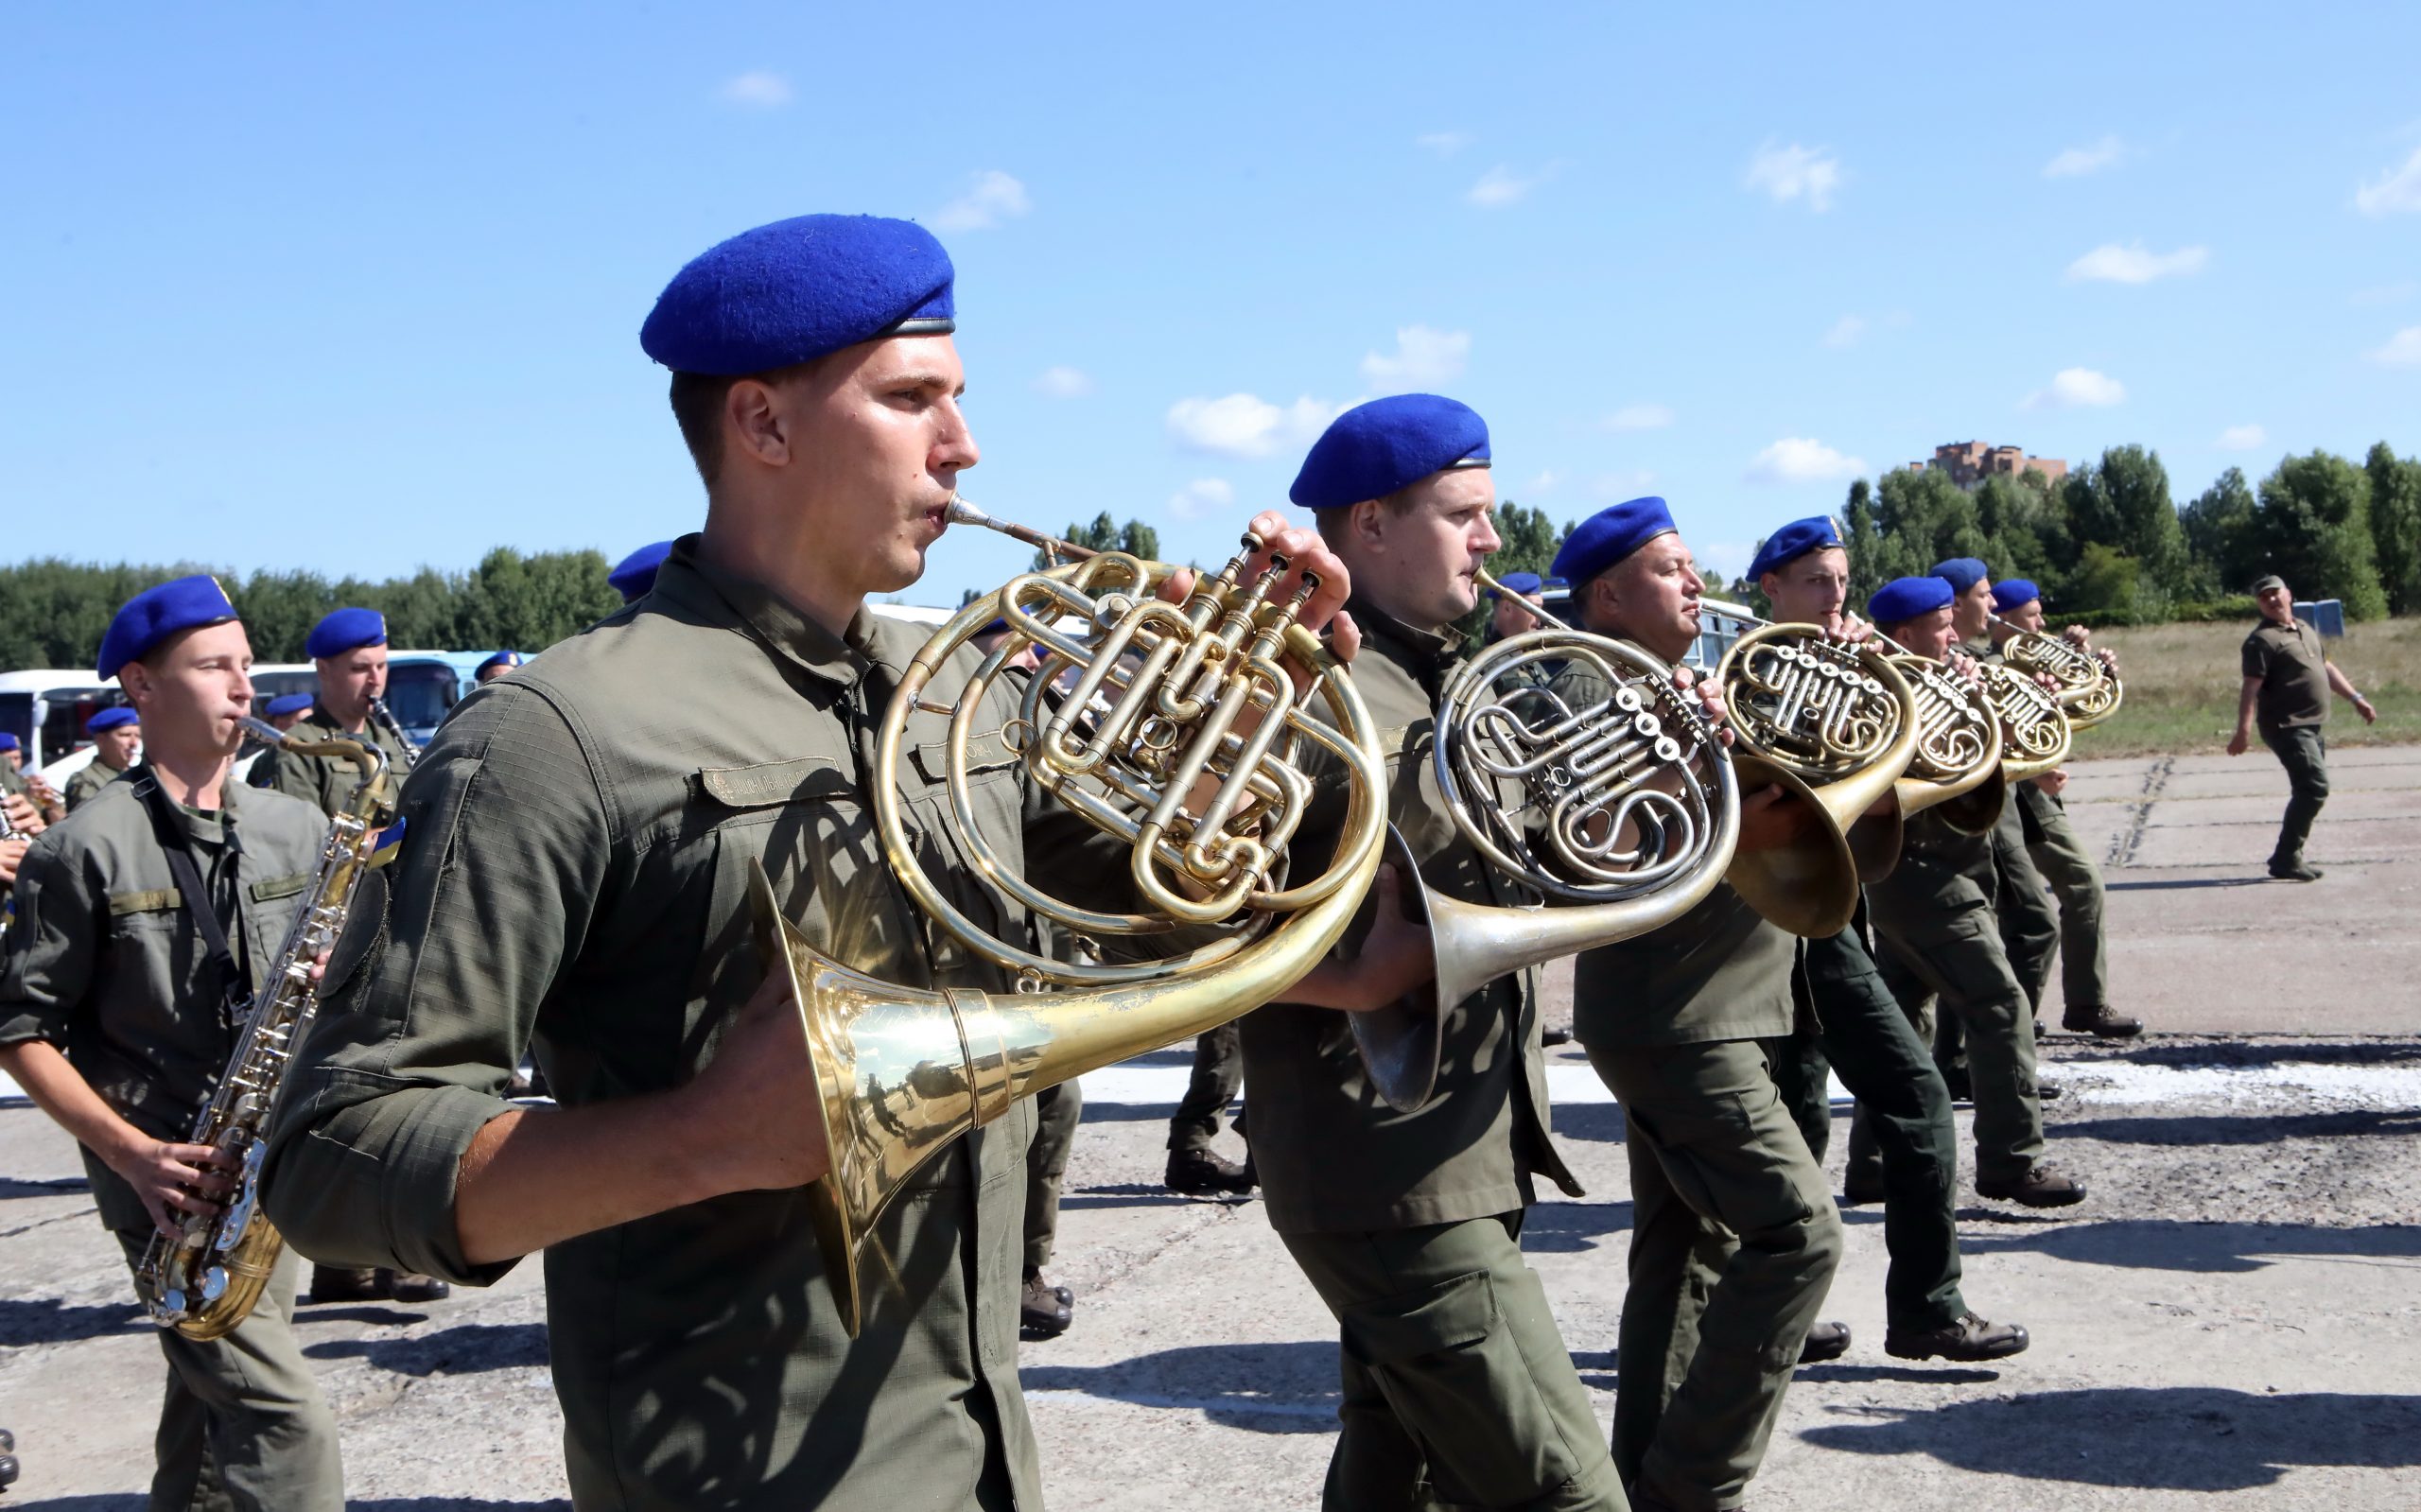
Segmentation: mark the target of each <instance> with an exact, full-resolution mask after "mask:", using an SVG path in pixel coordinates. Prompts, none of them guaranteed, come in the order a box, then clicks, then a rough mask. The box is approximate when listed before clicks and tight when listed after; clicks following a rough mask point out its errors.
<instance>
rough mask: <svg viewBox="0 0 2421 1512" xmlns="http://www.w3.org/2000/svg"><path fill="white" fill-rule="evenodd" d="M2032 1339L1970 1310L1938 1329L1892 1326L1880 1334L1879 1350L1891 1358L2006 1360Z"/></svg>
mask: <svg viewBox="0 0 2421 1512" xmlns="http://www.w3.org/2000/svg"><path fill="white" fill-rule="evenodd" d="M2033 1342H2034V1341H2033V1340H2031V1339H2029V1338H2028V1337H2027V1336H2026V1330H2025V1329H2024V1328H2023V1327H2021V1326H2020V1325H2018V1324H2015V1323H1990V1322H1987V1321H1985V1320H1984V1319H1982V1318H1979V1317H1977V1315H1976V1314H1975V1313H1973V1312H1970V1313H1968V1314H1967V1315H1966V1316H1965V1317H1962V1318H1960V1319H1959V1321H1958V1322H1956V1323H1951V1324H1945V1325H1944V1326H1942V1328H1939V1329H1924V1330H1915V1329H1910V1330H1901V1329H1892V1330H1889V1331H1888V1332H1886V1333H1885V1334H1884V1335H1883V1352H1884V1353H1885V1354H1888V1355H1890V1356H1891V1357H1892V1358H1893V1359H1895V1360H1959V1361H1964V1362H1967V1363H1970V1364H1973V1363H1975V1362H1977V1361H1979V1360H2006V1359H2008V1358H2009V1357H2010V1356H2011V1355H2013V1354H2024V1353H2025V1352H2026V1347H2027V1346H2028V1345H2029V1344H2031V1343H2033Z"/></svg>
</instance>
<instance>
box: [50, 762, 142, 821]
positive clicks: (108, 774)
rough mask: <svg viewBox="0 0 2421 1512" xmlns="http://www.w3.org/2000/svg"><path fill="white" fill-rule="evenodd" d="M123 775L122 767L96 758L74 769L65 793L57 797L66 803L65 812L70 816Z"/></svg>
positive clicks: (123, 769)
mask: <svg viewBox="0 0 2421 1512" xmlns="http://www.w3.org/2000/svg"><path fill="white" fill-rule="evenodd" d="M125 775H126V769H125V768H124V767H113V766H110V765H107V764H106V763H104V762H103V761H102V760H101V759H100V758H99V757H97V756H96V757H94V758H93V759H92V760H90V761H87V762H85V763H84V764H83V765H82V766H80V767H78V768H77V769H76V774H75V775H74V776H72V777H69V778H68V779H67V788H66V791H62V792H61V794H60V795H59V796H60V797H61V799H62V800H64V801H65V802H66V804H67V811H68V812H69V813H71V814H72V813H74V812H75V811H76V810H77V809H78V808H82V807H84V804H85V801H86V800H88V799H90V798H91V797H92V796H93V794H95V793H96V792H98V791H101V790H102V789H103V788H106V787H108V786H109V785H110V784H111V783H113V782H115V781H116V780H117V779H118V778H120V777H122V776H125Z"/></svg>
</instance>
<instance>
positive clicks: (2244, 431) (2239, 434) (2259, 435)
mask: <svg viewBox="0 0 2421 1512" xmlns="http://www.w3.org/2000/svg"><path fill="white" fill-rule="evenodd" d="M2269 439H2270V433H2269V432H2268V431H2266V430H2264V429H2262V428H2261V427H2260V426H2229V427H2228V428H2227V429H2225V430H2222V431H2221V432H2220V440H2219V447H2220V450H2221V451H2252V450H2253V449H2254V448H2256V447H2257V446H2259V445H2261V444H2262V443H2264V442H2267V441H2268V440H2269Z"/></svg>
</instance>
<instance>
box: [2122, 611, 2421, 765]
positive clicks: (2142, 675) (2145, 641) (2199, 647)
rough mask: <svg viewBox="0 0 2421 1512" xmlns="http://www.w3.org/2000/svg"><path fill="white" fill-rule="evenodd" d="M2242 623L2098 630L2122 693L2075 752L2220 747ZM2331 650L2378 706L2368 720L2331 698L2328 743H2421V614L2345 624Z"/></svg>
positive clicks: (2229, 722)
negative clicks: (2121, 702) (2113, 711)
mask: <svg viewBox="0 0 2421 1512" xmlns="http://www.w3.org/2000/svg"><path fill="white" fill-rule="evenodd" d="M2252 628H2253V627H2252V624H2251V623H2250V622H2249V621H2248V622H2246V623H2242V624H2216V625H2152V626H2148V627H2145V628H2142V629H2136V630H2105V631H2102V632H2099V634H2096V636H2095V637H2094V638H2095V639H2096V640H2097V641H2098V642H2100V643H2102V644H2106V645H2107V646H2109V647H2110V649H2111V650H2113V651H2115V652H2117V653H2118V665H2119V668H2120V669H2121V670H2122V671H2123V672H2124V673H2125V674H2126V679H2127V702H2126V704H2125V706H2124V707H2122V708H2121V709H2119V711H2118V713H2117V715H2116V717H2115V718H2113V719H2111V720H2109V721H2106V722H2104V723H2102V724H2100V725H2099V726H2097V727H2095V728H2093V729H2090V730H2086V731H2083V732H2081V733H2080V734H2079V735H2078V737H2077V743H2076V754H2077V755H2078V756H2156V755H2168V754H2172V753H2185V752H2192V751H2218V750H2220V749H2221V747H2223V746H2224V745H2226V743H2227V739H2228V736H2229V734H2230V733H2231V732H2232V731H2233V730H2234V729H2235V728H2236V703H2237V690H2238V687H2240V686H2242V683H2243V678H2242V675H2241V673H2240V671H2239V666H2240V663H2239V660H2238V658H2239V656H2240V654H2241V650H2242V647H2243V645H2244V637H2245V634H2246V632H2248V631H2249V630H2251V629H2252ZM2329 655H2330V657H2331V658H2332V659H2334V660H2335V661H2336V663H2337V665H2338V666H2340V667H2342V668H2343V669H2344V670H2345V675H2346V676H2347V677H2348V678H2351V679H2352V680H2353V684H2354V686H2355V687H2356V688H2358V689H2360V691H2361V692H2362V693H2363V694H2364V695H2366V696H2367V697H2368V698H2369V699H2370V701H2371V702H2372V704H2375V705H2376V706H2377V709H2378V711H2379V721H2378V723H2377V724H2374V725H2366V724H2364V723H2363V722H2362V721H2361V717H2360V715H2358V714H2356V713H2355V712H2354V710H2353V707H2352V705H2350V704H2346V703H2345V702H2344V701H2343V699H2338V698H2331V699H2330V700H2329V711H2328V743H2329V744H2331V745H2401V744H2408V743H2412V742H2421V619H2387V620H2380V621H2377V622H2376V623H2373V624H2367V625H2354V626H2351V627H2349V628H2348V630H2347V631H2346V634H2345V637H2344V638H2343V640H2338V641H2333V642H2330V643H2329Z"/></svg>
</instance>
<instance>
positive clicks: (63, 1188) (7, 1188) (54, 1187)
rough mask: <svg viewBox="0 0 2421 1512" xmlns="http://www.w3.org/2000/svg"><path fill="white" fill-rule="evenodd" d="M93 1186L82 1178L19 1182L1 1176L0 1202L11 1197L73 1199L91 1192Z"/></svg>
mask: <svg viewBox="0 0 2421 1512" xmlns="http://www.w3.org/2000/svg"><path fill="white" fill-rule="evenodd" d="M90 1190H93V1184H92V1183H91V1182H90V1181H87V1180H86V1179H84V1178H83V1177H82V1176H55V1177H53V1178H51V1179H50V1180H48V1181H19V1180H18V1179H16V1178H15V1177H14V1176H0V1202H6V1201H8V1200H9V1198H11V1197H73V1196H75V1195H76V1194H77V1193H78V1192H81V1191H90Z"/></svg>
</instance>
